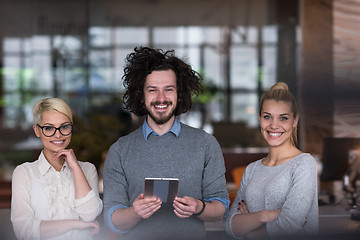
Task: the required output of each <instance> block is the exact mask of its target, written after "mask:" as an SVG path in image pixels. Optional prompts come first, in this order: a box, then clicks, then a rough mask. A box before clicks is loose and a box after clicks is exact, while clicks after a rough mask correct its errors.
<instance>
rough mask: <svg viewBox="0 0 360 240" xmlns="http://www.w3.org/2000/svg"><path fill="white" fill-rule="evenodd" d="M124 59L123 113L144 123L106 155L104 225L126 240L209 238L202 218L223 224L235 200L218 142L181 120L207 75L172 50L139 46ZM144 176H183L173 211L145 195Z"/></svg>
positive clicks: (155, 198)
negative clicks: (198, 71) (230, 194)
mask: <svg viewBox="0 0 360 240" xmlns="http://www.w3.org/2000/svg"><path fill="white" fill-rule="evenodd" d="M126 62H127V64H126V67H125V69H124V76H123V80H124V86H125V89H126V92H125V95H124V105H125V108H126V109H128V110H129V111H131V112H132V113H134V114H135V115H138V116H146V118H145V121H144V123H143V125H142V126H141V127H140V128H138V129H137V130H135V131H134V132H132V133H130V134H129V135H127V136H124V137H120V138H119V139H118V141H117V142H115V143H114V144H113V145H112V146H111V147H110V149H109V151H108V154H107V156H106V160H105V166H104V173H103V175H104V217H105V222H106V224H107V226H108V227H109V228H110V229H111V230H112V231H113V232H115V233H119V234H121V239H132V240H133V239H204V238H205V236H206V231H205V227H204V221H217V220H221V219H223V218H224V216H225V215H226V213H227V211H228V208H229V203H230V202H229V197H228V193H227V190H226V180H225V166H224V159H223V155H222V152H221V149H220V146H219V144H218V142H217V141H216V139H215V138H214V137H213V136H211V135H210V134H207V133H206V132H205V131H203V130H200V129H196V128H192V127H190V126H188V125H185V124H183V123H181V122H180V121H179V119H178V117H177V116H179V115H180V114H182V113H185V112H187V111H188V110H189V109H190V108H191V105H192V95H193V94H195V95H198V94H199V93H200V92H201V91H202V87H201V82H200V81H201V80H202V78H201V76H200V75H199V74H198V73H197V72H195V71H194V70H192V68H191V66H190V65H189V64H187V63H186V62H185V61H183V60H181V59H179V58H177V57H176V56H175V55H174V51H163V50H161V49H152V48H148V47H140V48H135V49H134V52H132V53H130V54H129V55H128V56H127V58H126ZM146 177H172V178H178V179H179V189H178V196H177V197H176V198H175V200H174V201H173V202H172V204H171V205H170V206H166V205H165V204H162V202H161V199H159V198H157V197H146V198H145V197H144V194H143V191H144V178H146Z"/></svg>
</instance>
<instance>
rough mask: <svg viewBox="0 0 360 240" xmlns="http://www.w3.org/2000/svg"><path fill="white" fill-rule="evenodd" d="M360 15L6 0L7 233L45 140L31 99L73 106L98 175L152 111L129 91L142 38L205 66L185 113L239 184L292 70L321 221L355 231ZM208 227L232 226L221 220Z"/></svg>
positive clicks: (2, 164)
mask: <svg viewBox="0 0 360 240" xmlns="http://www.w3.org/2000/svg"><path fill="white" fill-rule="evenodd" d="M359 24H360V1H359V0H352V1H348V0H293V1H286V0H207V1H203V0H193V1H189V0H184V1H176V0H166V1H165V0H137V1H124V0H117V1H114V0H72V1H70V0H62V1H49V0H31V1H29V0H0V136H1V137H0V184H1V186H0V194H1V195H0V207H1V208H0V213H1V216H0V219H1V220H0V221H1V223H4V224H1V225H2V226H1V227H0V237H1V236H7V239H12V237H13V236H12V235H11V231H12V229H11V223H10V199H11V174H12V170H13V169H14V168H15V166H16V165H18V164H20V163H22V162H25V161H33V160H35V159H36V158H37V156H38V154H39V152H40V151H41V142H39V140H38V139H37V138H36V137H35V135H34V134H33V130H32V112H31V109H32V106H33V105H34V104H35V103H36V102H37V101H38V100H40V99H41V98H44V97H60V98H62V99H64V100H65V101H66V102H67V103H68V104H69V105H70V106H71V108H72V110H73V111H74V114H75V129H76V131H75V132H74V134H73V138H72V143H71V147H72V148H74V150H75V151H76V152H77V157H78V159H79V160H81V161H90V162H92V163H94V164H95V166H96V167H97V168H98V170H99V176H100V177H101V168H102V164H103V161H104V156H105V155H106V150H107V149H108V148H109V146H110V145H111V144H112V143H113V142H114V141H115V140H116V139H117V138H118V137H120V136H123V135H126V134H128V133H129V132H130V131H132V130H134V129H135V128H137V127H138V126H139V124H141V123H142V121H143V119H141V118H138V117H136V116H134V115H133V114H131V113H129V112H127V111H126V110H124V109H123V108H122V98H121V96H122V93H123V90H124V87H123V84H122V79H121V77H122V74H123V67H124V64H125V57H126V55H127V54H128V53H130V52H131V51H132V50H133V49H134V48H135V47H137V46H150V47H154V48H161V49H164V50H170V49H174V50H175V53H176V55H177V56H180V57H182V58H184V59H186V60H187V61H188V62H189V63H190V64H191V65H192V66H193V68H194V69H195V70H196V71H198V72H199V73H200V74H201V75H202V76H203V78H204V80H203V85H204V89H205V91H204V92H203V93H202V94H200V95H199V96H198V97H197V98H194V105H193V108H192V109H191V110H190V111H189V112H188V113H186V114H184V115H182V116H180V120H181V121H182V122H184V123H186V124H189V125H191V126H194V127H198V128H202V129H204V130H205V131H207V132H209V133H210V134H213V135H214V136H215V137H216V138H217V140H218V141H219V143H220V145H221V147H222V150H223V153H224V159H225V165H226V169H227V172H226V180H227V183H228V188H229V194H230V197H231V196H232V194H234V191H236V186H237V185H236V184H238V181H239V180H236V179H237V177H236V176H235V177H234V174H235V173H234V172H235V171H234V170H235V169H237V168H238V167H242V166H246V165H247V164H248V163H250V162H252V161H255V160H257V159H259V158H261V157H262V156H265V155H266V145H265V143H264V142H263V140H262V137H261V134H260V132H259V123H258V115H257V114H258V104H259V100H260V98H261V96H262V95H263V93H264V92H266V91H267V90H269V88H270V87H271V86H272V85H273V84H274V83H275V82H279V81H282V82H286V83H287V84H288V85H289V88H290V90H291V91H292V93H293V94H294V95H295V97H296V99H297V101H298V103H299V106H300V125H299V131H298V136H299V148H300V149H301V150H302V151H304V152H309V153H311V154H312V155H313V156H314V157H315V159H316V160H317V164H318V174H319V182H318V183H319V206H320V228H321V231H322V232H321V233H322V234H324V235H329V234H330V235H336V234H344V233H354V234H355V235H356V236H358V235H357V233H359V232H360V221H359V220H358V219H357V218H355V217H354V216H356V215H354V214H353V213H357V208H360V197H359V195H360V187H359V184H358V180H360V169H359V167H357V166H358V164H356V163H359V162H360V121H359V119H360V97H359V95H360V70H359V69H360V44H359V42H360V34H359V27H358V26H359ZM351 171H352V172H357V171H358V175H359V176H358V177H357V178H355V179H351V180H352V183H349V172H351ZM348 184H355V188H356V187H357V189H356V191H355V193H350V192H349V191H347V186H346V185H348ZM207 227H208V231H209V236H210V237H209V239H210V238H211V237H212V238H213V239H220V238H224V239H225V236H224V234H223V227H222V225H221V223H208V224H207ZM104 234H105V233H104ZM352 236H353V235H352ZM100 239H101V238H100ZM339 239H340V238H339Z"/></svg>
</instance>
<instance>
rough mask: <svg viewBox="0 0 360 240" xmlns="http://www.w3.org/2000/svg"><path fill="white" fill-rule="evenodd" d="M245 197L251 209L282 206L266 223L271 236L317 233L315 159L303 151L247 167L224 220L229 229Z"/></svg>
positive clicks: (229, 231)
mask: <svg viewBox="0 0 360 240" xmlns="http://www.w3.org/2000/svg"><path fill="white" fill-rule="evenodd" d="M241 200H244V201H245V202H246V204H247V206H248V209H249V211H250V212H258V211H261V210H275V209H282V212H281V214H280V216H279V217H278V218H277V219H275V220H274V221H271V222H269V223H267V224H266V229H267V232H268V233H269V235H270V236H278V235H286V234H316V233H317V232H318V194H317V171H316V162H315V159H314V158H313V157H312V156H311V155H310V154H307V153H302V154H300V155H298V156H296V157H294V158H293V159H291V160H289V161H287V162H285V163H283V164H281V165H278V166H272V167H267V166H264V165H263V164H262V159H260V160H258V161H256V162H253V163H251V164H249V166H247V168H246V170H245V172H244V175H243V177H242V180H241V184H240V188H239V190H238V192H237V196H236V198H235V200H234V202H233V204H232V206H231V208H230V212H229V215H228V217H227V219H226V224H225V229H226V232H227V233H228V234H229V235H231V236H233V237H235V236H234V235H233V233H232V229H231V221H232V218H233V217H234V216H235V215H236V214H239V213H237V204H238V202H239V201H241Z"/></svg>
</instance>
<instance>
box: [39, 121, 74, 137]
mask: <svg viewBox="0 0 360 240" xmlns="http://www.w3.org/2000/svg"><path fill="white" fill-rule="evenodd" d="M36 125H37V126H38V127H39V128H41V132H42V133H43V134H44V136H45V137H52V136H54V135H55V133H56V131H58V130H59V133H60V134H61V135H63V136H69V135H70V134H71V133H72V132H73V130H74V126H73V124H65V125H62V126H60V127H53V126H40V125H39V124H36ZM64 126H71V131H70V132H69V133H68V134H63V133H62V132H61V130H60V129H61V128H62V127H64ZM45 127H52V128H54V129H55V131H54V133H53V134H52V135H46V134H45V133H44V128H45Z"/></svg>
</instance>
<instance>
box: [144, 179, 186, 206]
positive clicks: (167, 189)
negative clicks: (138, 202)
mask: <svg viewBox="0 0 360 240" xmlns="http://www.w3.org/2000/svg"><path fill="white" fill-rule="evenodd" d="M178 187H179V179H178V178H145V189H144V195H145V197H148V196H156V197H158V198H160V199H161V201H162V202H163V204H165V205H172V202H173V201H174V198H175V197H176V196H177V194H178Z"/></svg>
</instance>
